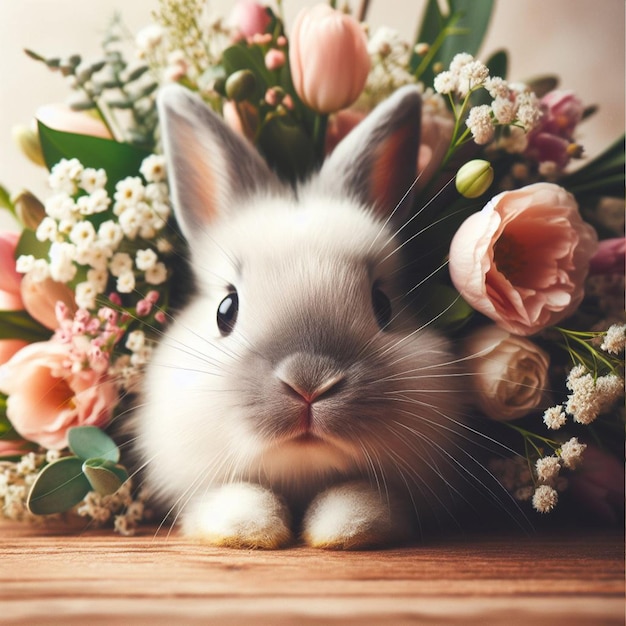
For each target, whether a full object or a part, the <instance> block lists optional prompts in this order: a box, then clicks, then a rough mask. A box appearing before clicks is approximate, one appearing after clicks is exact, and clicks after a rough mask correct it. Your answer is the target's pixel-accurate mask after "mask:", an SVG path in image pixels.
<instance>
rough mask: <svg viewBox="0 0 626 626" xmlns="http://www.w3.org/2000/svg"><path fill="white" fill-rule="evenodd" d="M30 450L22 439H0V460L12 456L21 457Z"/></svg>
mask: <svg viewBox="0 0 626 626" xmlns="http://www.w3.org/2000/svg"><path fill="white" fill-rule="evenodd" d="M30 450H31V447H30V446H29V444H28V442H27V441H24V440H23V439H2V438H0V459H3V458H6V457H9V456H11V457H13V456H23V455H24V454H28V452H29V451H30Z"/></svg>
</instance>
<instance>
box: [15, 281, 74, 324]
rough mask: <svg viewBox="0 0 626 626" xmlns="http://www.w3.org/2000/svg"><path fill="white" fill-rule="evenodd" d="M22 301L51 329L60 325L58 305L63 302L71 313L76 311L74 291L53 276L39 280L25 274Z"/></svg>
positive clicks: (39, 320)
mask: <svg viewBox="0 0 626 626" xmlns="http://www.w3.org/2000/svg"><path fill="white" fill-rule="evenodd" d="M21 294H22V301H23V303H24V308H25V309H26V310H27V311H28V313H29V315H30V316H31V317H32V318H33V319H35V320H37V321H38V322H39V323H40V324H43V325H44V326H45V327H46V328H49V329H50V330H55V329H56V328H57V327H58V325H59V324H58V321H57V316H56V306H57V303H58V302H63V304H65V306H66V308H67V309H68V310H69V311H70V313H71V314H74V312H75V311H76V302H75V299H74V292H73V291H72V290H71V289H70V288H69V287H68V286H67V285H66V284H64V283H59V282H56V281H54V280H52V279H51V278H48V279H46V280H43V281H40V282H37V281H34V280H32V278H31V277H30V276H28V275H26V276H24V279H23V280H22V286H21Z"/></svg>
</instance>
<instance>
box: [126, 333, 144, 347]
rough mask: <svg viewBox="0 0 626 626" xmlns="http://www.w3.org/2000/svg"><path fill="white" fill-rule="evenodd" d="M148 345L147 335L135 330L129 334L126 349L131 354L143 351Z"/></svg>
mask: <svg viewBox="0 0 626 626" xmlns="http://www.w3.org/2000/svg"><path fill="white" fill-rule="evenodd" d="M145 344H146V335H145V334H144V332H143V331H141V330H133V331H132V332H131V333H128V337H127V338H126V344H125V345H126V347H127V348H128V349H129V350H130V351H131V352H139V350H142V349H143V347H144V346H145Z"/></svg>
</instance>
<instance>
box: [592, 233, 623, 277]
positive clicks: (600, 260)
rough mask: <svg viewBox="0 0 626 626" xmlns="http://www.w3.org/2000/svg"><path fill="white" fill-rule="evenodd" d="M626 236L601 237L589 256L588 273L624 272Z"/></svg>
mask: <svg viewBox="0 0 626 626" xmlns="http://www.w3.org/2000/svg"><path fill="white" fill-rule="evenodd" d="M625 263H626V238H624V237H616V238H614V239H603V240H602V241H601V242H600V243H599V244H598V251H597V252H596V253H595V254H594V255H593V257H592V258H591V263H590V265H589V273H590V274H624V265H625Z"/></svg>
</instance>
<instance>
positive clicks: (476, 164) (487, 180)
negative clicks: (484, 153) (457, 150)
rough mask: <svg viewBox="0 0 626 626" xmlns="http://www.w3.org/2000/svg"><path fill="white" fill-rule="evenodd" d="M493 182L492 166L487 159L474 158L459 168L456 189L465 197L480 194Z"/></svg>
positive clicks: (475, 196)
mask: <svg viewBox="0 0 626 626" xmlns="http://www.w3.org/2000/svg"><path fill="white" fill-rule="evenodd" d="M492 182H493V167H491V163H489V161H483V160H482V159H474V160H472V161H468V162H467V163H465V165H463V166H461V167H460V168H459V171H458V172H457V174H456V180H455V184H456V189H457V191H458V192H459V193H460V194H461V195H462V196H464V197H465V198H478V196H482V195H483V194H484V193H485V192H486V191H487V189H489V187H490V186H491V183H492Z"/></svg>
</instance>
